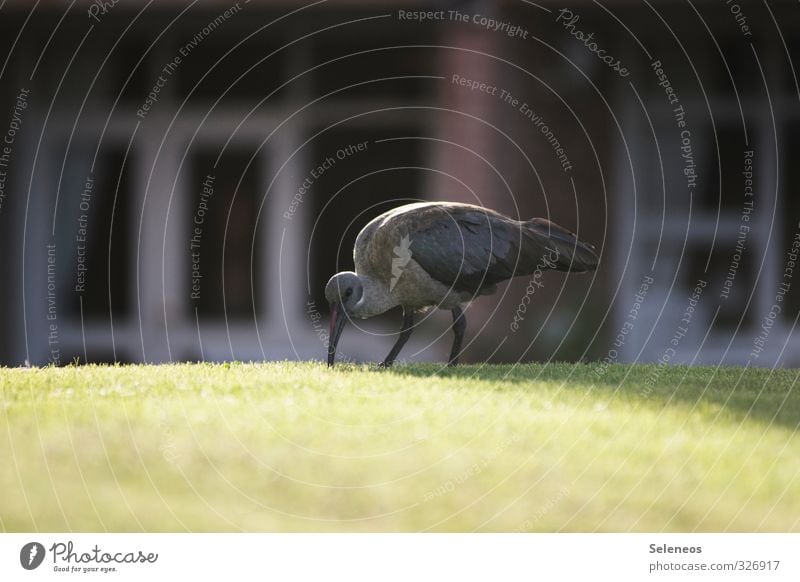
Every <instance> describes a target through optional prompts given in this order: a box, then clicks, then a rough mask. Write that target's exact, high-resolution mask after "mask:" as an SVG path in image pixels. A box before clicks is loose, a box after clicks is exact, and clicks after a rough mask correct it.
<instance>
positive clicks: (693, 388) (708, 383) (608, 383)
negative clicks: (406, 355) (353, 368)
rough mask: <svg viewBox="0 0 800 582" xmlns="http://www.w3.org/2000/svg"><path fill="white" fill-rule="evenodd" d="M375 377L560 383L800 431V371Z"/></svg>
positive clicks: (504, 370)
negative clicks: (694, 408)
mask: <svg viewBox="0 0 800 582" xmlns="http://www.w3.org/2000/svg"><path fill="white" fill-rule="evenodd" d="M374 372H375V373H379V374H392V375H398V376H415V377H426V378H428V377H432V376H435V377H438V378H452V379H458V380H462V381H464V382H465V387H468V386H469V381H473V380H475V381H495V382H496V381H502V382H510V383H513V384H526V383H527V384H530V383H532V382H548V383H556V384H563V388H564V389H565V390H582V391H586V390H596V391H598V393H599V394H602V395H604V396H607V397H609V398H618V399H621V400H624V401H628V402H633V403H638V404H641V405H642V406H648V407H650V408H656V409H657V408H662V407H664V406H671V405H680V406H687V405H688V406H689V407H697V408H699V409H701V410H702V411H705V412H707V413H710V414H712V415H714V414H719V415H721V417H723V418H724V417H726V416H730V417H732V418H733V419H735V420H738V421H745V420H747V419H752V420H757V421H760V422H763V423H766V424H771V423H775V424H780V425H781V426H784V427H786V428H790V429H798V427H800V384H799V383H798V379H800V370H785V369H781V370H772V371H771V370H766V369H754V368H750V369H744V368H738V367H737V368H732V367H722V368H710V367H689V366H658V365H654V364H639V365H633V366H629V365H620V364H615V365H612V366H607V367H604V366H603V365H601V364H571V363H569V364H568V363H555V364H520V365H515V366H512V365H466V366H459V367H455V368H448V367H444V366H442V365H438V364H409V365H404V364H400V365H398V366H396V367H393V368H390V369H388V370H387V369H382V368H377V367H376V368H375V369H374ZM531 388H532V389H533V388H534V386H531Z"/></svg>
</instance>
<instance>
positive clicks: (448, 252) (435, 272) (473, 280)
mask: <svg viewBox="0 0 800 582" xmlns="http://www.w3.org/2000/svg"><path fill="white" fill-rule="evenodd" d="M353 259H354V262H355V271H354V272H353V271H343V272H340V273H336V274H335V275H333V277H331V278H330V280H329V281H328V283H327V285H326V286H325V298H326V300H327V301H328V303H329V306H330V322H329V323H330V329H329V336H328V366H329V367H333V365H334V362H335V360H336V347H337V345H338V343H339V339H340V338H341V335H342V331H343V329H344V327H345V324H346V323H347V321H348V320H351V319H353V318H358V319H366V318H369V317H374V316H376V315H380V314H381V313H384V312H386V311H388V310H390V309H393V308H395V307H397V306H400V307H402V309H403V324H402V326H401V328H400V333H399V335H398V337H397V341H396V343H395V344H394V346H393V347H392V349H391V351H390V352H389V354H388V355H387V356H386V359H385V360H384V361H383V362H382V363H381V364H380V365H381V366H382V367H386V368H388V367H390V366H391V365H392V364H393V363H394V361H395V359H396V358H397V356H398V354H399V353H400V350H402V349H403V346H404V345H405V344H406V342H407V341H408V338H409V337H410V336H411V333H412V331H413V329H414V324H415V318H416V316H417V315H418V314H420V313H424V312H425V311H427V310H429V309H431V308H439V309H444V310H449V311H450V312H451V313H452V316H453V324H452V329H453V336H454V337H453V345H452V349H451V350H450V357H449V358H448V365H450V366H456V365H458V362H459V357H460V355H461V349H462V344H463V341H464V334H465V331H466V325H467V324H466V318H465V316H464V308H465V307H466V304H468V303H469V302H471V301H472V300H474V299H475V298H477V297H479V296H481V295H491V294H492V293H494V292H495V291H496V290H497V285H498V284H499V283H502V282H503V281H506V280H509V279H511V278H513V277H517V276H523V275H530V274H532V273H535V272H537V270H541V271H543V270H557V271H569V272H575V273H585V272H588V271H594V270H595V269H596V268H597V266H598V263H599V257H598V256H597V254H596V253H595V248H594V246H592V245H590V244H588V243H585V242H582V241H580V240H578V237H577V236H576V235H575V234H573V233H572V232H570V231H569V230H567V229H565V228H563V227H561V226H559V225H557V224H555V223H553V222H550V221H549V220H547V219H544V218H532V219H530V220H524V221H520V220H515V219H513V218H509V217H508V216H505V215H503V214H501V213H499V212H496V211H494V210H490V209H488V208H484V207H482V206H477V205H473V204H465V203H459V202H415V203H411V204H404V205H402V206H398V207H396V208H393V209H391V210H389V211H387V212H384V213H383V214H381V215H380V216H378V217H376V218H374V219H373V220H371V221H370V222H369V223H368V224H367V225H366V226H365V227H364V228H363V229H362V230H361V232H359V234H358V236H357V237H356V242H355V246H354V249H353Z"/></svg>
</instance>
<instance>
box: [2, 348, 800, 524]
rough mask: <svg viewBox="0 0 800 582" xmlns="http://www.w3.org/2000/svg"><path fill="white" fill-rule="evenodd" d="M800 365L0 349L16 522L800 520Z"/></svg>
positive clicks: (9, 519) (9, 507) (5, 463)
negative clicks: (376, 361)
mask: <svg viewBox="0 0 800 582" xmlns="http://www.w3.org/2000/svg"><path fill="white" fill-rule="evenodd" d="M797 374H798V373H797V371H793V370H779V371H775V372H769V371H764V370H748V371H744V370H741V369H735V368H726V369H720V370H714V369H709V368H691V369H690V368H683V367H669V368H656V367H654V366H633V367H630V366H612V367H610V368H607V369H603V368H601V367H598V366H596V365H576V366H574V365H567V364H557V365H548V366H543V365H525V366H517V367H511V366H487V367H477V366H464V367H461V368H459V369H455V370H446V369H445V370H442V369H440V368H439V367H437V366H432V365H408V366H398V367H396V368H395V369H393V370H391V371H381V370H377V369H375V368H369V367H366V366H347V365H343V366H341V367H337V368H336V369H335V370H333V371H330V370H328V369H327V368H325V367H324V366H323V365H321V364H316V363H315V364H309V363H267V364H231V365H208V364H199V365H168V366H124V367H96V366H87V367H67V368H60V369H56V368H46V369H32V370H23V369H0V387H1V388H2V408H3V411H2V414H0V462H1V463H2V469H1V470H0V530H5V531H31V530H39V531H62V530H76V531H84V530H90V531H93V530H101V531H103V530H111V531H141V530H146V531H185V530H191V531H240V530H244V531H420V530H432V531H473V530H478V531H662V530H664V531H694V530H697V531H800V437H799V436H798V434H797V429H798V424H799V423H800V396H798V390H797V386H796V384H795V382H796V380H797Z"/></svg>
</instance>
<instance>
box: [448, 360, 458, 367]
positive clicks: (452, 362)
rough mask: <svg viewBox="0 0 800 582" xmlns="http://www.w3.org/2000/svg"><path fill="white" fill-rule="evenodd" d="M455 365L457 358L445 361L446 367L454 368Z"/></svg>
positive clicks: (456, 364)
mask: <svg viewBox="0 0 800 582" xmlns="http://www.w3.org/2000/svg"><path fill="white" fill-rule="evenodd" d="M456 366H458V358H453V359H452V360H450V361H449V362H447V367H448V368H455V367H456Z"/></svg>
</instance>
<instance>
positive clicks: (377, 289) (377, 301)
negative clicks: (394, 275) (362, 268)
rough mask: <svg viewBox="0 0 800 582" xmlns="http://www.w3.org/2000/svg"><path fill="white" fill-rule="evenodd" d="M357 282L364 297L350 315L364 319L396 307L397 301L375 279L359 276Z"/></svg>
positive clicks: (384, 286)
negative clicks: (362, 290)
mask: <svg viewBox="0 0 800 582" xmlns="http://www.w3.org/2000/svg"><path fill="white" fill-rule="evenodd" d="M359 280H360V281H361V285H362V286H363V288H364V295H363V296H362V297H361V300H360V301H359V302H358V303H356V304H355V306H354V307H353V308H352V309H351V311H350V313H351V315H354V316H355V317H359V318H361V319H366V318H367V317H374V316H376V315H380V314H381V313H383V312H385V311H389V310H390V309H391V308H393V307H396V306H397V305H398V303H397V301H396V300H395V299H394V298H393V297H392V296H391V294H390V293H389V290H388V289H387V288H386V285H384V284H383V283H381V282H380V281H378V280H377V279H374V278H373V277H370V276H369V275H359Z"/></svg>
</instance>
